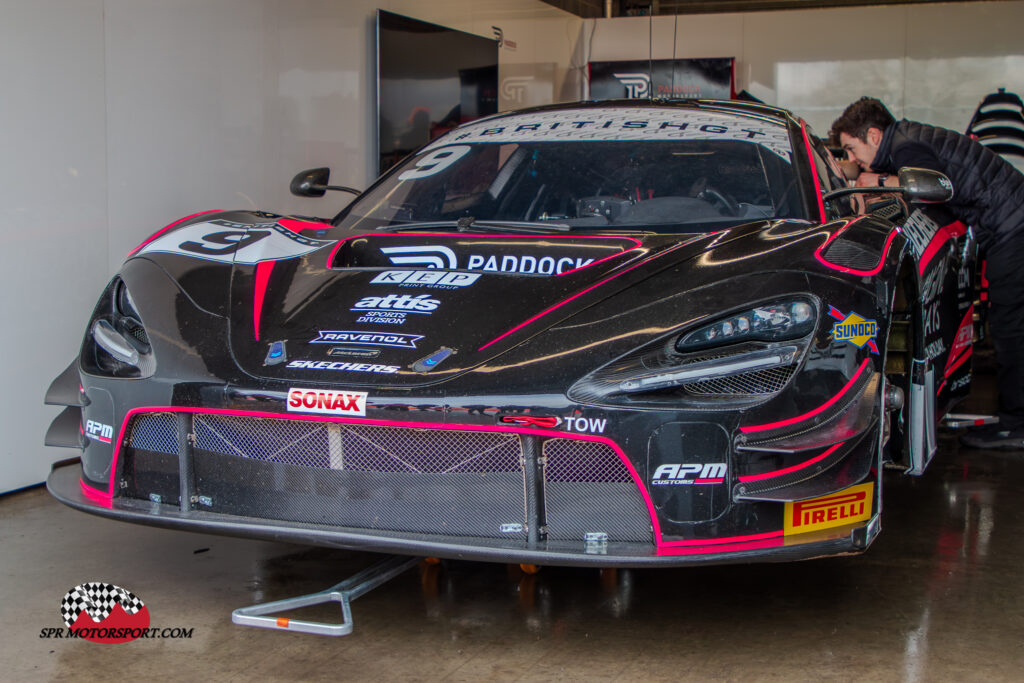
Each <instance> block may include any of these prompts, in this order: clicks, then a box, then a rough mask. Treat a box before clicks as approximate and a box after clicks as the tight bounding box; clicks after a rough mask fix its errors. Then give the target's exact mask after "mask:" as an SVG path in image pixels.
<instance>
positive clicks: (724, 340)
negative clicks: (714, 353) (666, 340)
mask: <svg viewBox="0 0 1024 683" xmlns="http://www.w3.org/2000/svg"><path fill="white" fill-rule="evenodd" d="M816 317H817V316H816V315H815V311H814V306H813V305H812V304H811V303H809V302H807V301H804V300H802V299H793V300H789V301H780V302H775V303H770V304H765V305H762V306H757V307H755V308H751V309H749V310H746V311H743V312H741V313H738V314H736V315H731V316H729V317H727V318H722V319H720V320H716V321H715V322H713V323H710V324H708V325H704V326H703V327H700V328H698V329H696V330H694V331H693V332H689V333H687V334H685V335H683V336H682V337H680V338H679V341H678V342H676V350H677V351H679V352H681V353H686V352H687V351H697V350H699V349H706V348H708V347H712V346H721V345H723V344H734V343H737V342H743V341H783V340H787V339H798V338H800V337H803V336H805V335H806V334H807V333H808V332H810V331H811V330H813V329H814V323H815V321H816Z"/></svg>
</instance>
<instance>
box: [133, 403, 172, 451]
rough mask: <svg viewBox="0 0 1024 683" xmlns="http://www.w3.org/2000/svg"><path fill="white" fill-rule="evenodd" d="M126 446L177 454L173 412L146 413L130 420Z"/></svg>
mask: <svg viewBox="0 0 1024 683" xmlns="http://www.w3.org/2000/svg"><path fill="white" fill-rule="evenodd" d="M128 446H129V447H131V448H135V449H141V450H145V451H153V452H155V453H167V454H168V455H177V454H178V429H177V426H176V421H175V417H174V414H173V413H146V414H144V415H139V416H138V417H136V418H135V419H134V420H133V421H132V425H131V429H130V430H129V432H128Z"/></svg>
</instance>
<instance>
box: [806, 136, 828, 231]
mask: <svg viewBox="0 0 1024 683" xmlns="http://www.w3.org/2000/svg"><path fill="white" fill-rule="evenodd" d="M800 131H801V132H802V133H803V134H804V145H805V146H806V147H807V163H809V164H810V165H811V177H812V178H814V193H815V197H816V198H817V200H818V212H819V213H820V215H821V222H822V223H825V222H826V219H825V200H824V199H822V198H821V181H820V180H818V166H817V164H815V163H814V151H813V148H812V147H811V139H810V138H809V137H808V136H807V122H806V121H804V120H803V119H800Z"/></svg>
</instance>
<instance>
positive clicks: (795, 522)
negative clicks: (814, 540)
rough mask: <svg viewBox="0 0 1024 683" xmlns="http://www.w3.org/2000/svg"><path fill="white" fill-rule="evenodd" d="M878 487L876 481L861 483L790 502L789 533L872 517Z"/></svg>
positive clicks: (841, 524) (788, 534)
mask: <svg viewBox="0 0 1024 683" xmlns="http://www.w3.org/2000/svg"><path fill="white" fill-rule="evenodd" d="M874 489H875V485H874V484H873V483H868V484H858V485H857V486H851V487H850V488H848V489H843V490H842V491H840V492H839V493H833V494H832V495H830V496H822V497H821V498H813V499H811V500H800V501H797V502H795V503H786V519H785V526H784V530H785V534H786V536H791V535H793V534H803V533H806V532H808V531H818V530H819V529H831V528H832V527H837V526H845V525H846V524H853V523H855V522H863V521H865V520H867V519H870V518H871V501H872V492H873V491H874Z"/></svg>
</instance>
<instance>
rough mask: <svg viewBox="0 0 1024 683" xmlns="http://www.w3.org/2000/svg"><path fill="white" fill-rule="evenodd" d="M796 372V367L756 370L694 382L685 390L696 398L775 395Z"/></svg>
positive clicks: (685, 387) (684, 387)
mask: <svg viewBox="0 0 1024 683" xmlns="http://www.w3.org/2000/svg"><path fill="white" fill-rule="evenodd" d="M795 371H796V366H795V365H787V366H785V367H781V368H768V369H766V370H756V371H754V372H744V373H741V374H739V375H730V376H728V377H719V378H717V379H709V380H705V381H703V382H694V383H692V384H686V385H683V389H684V390H686V392H687V393H689V394H693V395H695V396H720V395H723V394H728V395H732V396H740V395H746V396H750V395H755V396H756V395H761V394H774V393H775V392H777V391H781V390H782V388H783V387H784V386H786V382H788V381H789V378H790V377H792V376H793V373H794V372H795Z"/></svg>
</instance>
